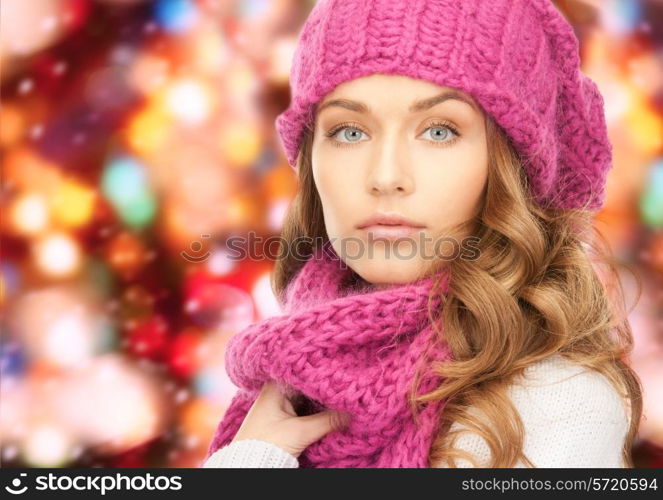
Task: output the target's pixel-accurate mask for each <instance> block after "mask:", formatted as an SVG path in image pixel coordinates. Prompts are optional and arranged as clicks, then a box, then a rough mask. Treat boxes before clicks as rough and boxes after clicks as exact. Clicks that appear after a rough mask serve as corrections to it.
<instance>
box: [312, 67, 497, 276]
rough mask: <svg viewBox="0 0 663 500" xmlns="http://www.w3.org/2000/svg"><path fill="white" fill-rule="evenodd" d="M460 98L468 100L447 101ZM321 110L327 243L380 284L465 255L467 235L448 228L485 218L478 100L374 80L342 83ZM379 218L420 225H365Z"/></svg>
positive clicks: (318, 169)
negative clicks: (451, 234)
mask: <svg viewBox="0 0 663 500" xmlns="http://www.w3.org/2000/svg"><path fill="white" fill-rule="evenodd" d="M454 91H455V93H456V94H457V95H458V94H459V95H460V96H461V98H463V97H464V98H465V99H467V100H468V101H469V103H467V102H463V101H462V100H459V99H458V98H446V99H445V98H444V97H441V96H444V94H445V93H448V92H454ZM317 110H318V111H317V113H316V122H315V134H314V140H313V147H312V166H313V178H314V181H315V185H316V187H317V190H318V193H319V195H320V199H321V201H322V205H323V214H324V219H325V226H326V229H327V236H328V237H329V239H330V240H331V242H332V246H333V247H334V250H335V251H336V252H337V253H338V255H339V256H341V258H343V260H344V261H345V262H346V263H347V264H348V266H349V267H351V268H352V269H353V270H354V271H355V272H356V273H357V274H359V275H360V276H361V277H362V278H363V279H365V280H367V281H369V282H371V283H374V284H376V285H378V287H381V286H384V285H388V284H395V283H407V282H410V281H413V280H414V279H416V278H417V277H418V273H420V272H421V271H422V270H423V269H424V266H426V265H430V264H431V261H432V260H433V259H434V258H435V259H440V258H442V259H449V258H451V257H452V255H454V252H455V255H456V256H458V252H459V250H460V247H461V245H462V241H461V240H460V239H459V238H461V237H462V236H466V235H455V237H454V238H453V240H450V238H449V234H448V233H446V228H448V227H449V226H451V225H454V224H457V223H460V222H463V221H466V220H467V219H469V218H471V217H473V216H474V215H475V214H476V212H477V210H478V208H479V206H480V203H481V198H482V196H483V194H484V187H485V185H486V181H487V174H488V154H487V146H486V134H485V122H484V114H483V112H482V110H481V108H480V107H479V106H478V104H477V103H476V101H474V99H472V98H471V97H470V96H469V95H467V94H465V93H463V92H461V91H459V90H455V89H452V88H449V87H441V86H438V85H435V84H434V83H431V82H428V81H425V80H419V79H414V78H410V77H407V76H401V75H385V74H372V75H370V76H366V77H362V78H357V79H355V80H351V81H348V82H344V83H343V84H341V85H339V86H338V87H336V88H335V89H334V91H333V92H331V93H329V94H327V95H326V96H325V97H324V99H323V100H322V101H321V102H320V104H319V105H318V108H317ZM376 214H392V215H399V216H402V217H405V218H407V219H409V221H410V222H411V223H413V224H414V225H415V226H417V227H412V226H411V227H400V228H397V227H392V228H386V226H385V225H377V226H376V225H373V226H369V227H366V228H361V226H362V225H363V223H364V222H365V221H366V220H367V219H368V218H369V217H371V216H374V215H376ZM386 222H387V223H388V224H393V222H394V221H386ZM397 222H398V221H397ZM445 237H446V238H445ZM395 238H396V239H395Z"/></svg>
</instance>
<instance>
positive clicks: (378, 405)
mask: <svg viewBox="0 0 663 500" xmlns="http://www.w3.org/2000/svg"><path fill="white" fill-rule="evenodd" d="M352 274H353V273H352V270H351V269H350V268H349V267H347V265H346V264H345V262H344V261H343V260H342V259H341V258H340V257H339V256H338V255H337V254H336V252H335V251H334V249H333V247H332V246H331V244H330V242H329V241H327V242H326V243H325V244H324V245H322V246H321V247H320V248H318V249H317V250H316V251H315V253H314V255H313V256H312V257H311V258H309V260H308V261H307V262H305V263H304V265H303V267H302V268H301V269H300V270H299V272H298V273H297V275H296V276H295V277H294V279H293V280H292V281H291V282H290V285H289V286H288V288H287V290H286V294H285V295H284V297H283V299H284V302H285V304H284V310H285V314H284V315H281V316H276V317H272V318H267V319H266V320H263V321H261V322H257V323H255V324H253V325H250V326H249V327H247V328H246V329H244V330H243V331H241V332H239V333H238V334H236V335H235V336H233V337H232V338H231V339H230V341H229V343H228V346H227V349H226V356H225V366H226V371H227V373H228V375H229V377H230V379H231V380H232V382H233V383H234V384H235V385H236V386H238V387H239V390H238V392H237V393H236V394H235V396H234V397H233V399H232V401H231V403H230V406H229V408H228V409H227V410H226V413H225V415H224V416H223V418H222V420H221V422H220V423H219V426H218V427H217V429H216V432H215V435H214V437H213V439H212V443H211V445H210V447H209V450H208V455H207V457H206V459H207V458H208V457H209V456H210V455H211V454H212V453H213V452H214V451H216V450H217V449H219V448H220V447H222V446H225V445H226V444H228V443H229V442H230V441H231V440H232V439H233V437H234V436H235V435H236V433H237V431H238V429H239V427H240V425H241V423H242V422H243V420H244V417H245V416H246V414H247V412H248V411H249V409H250V407H251V405H252V404H253V402H254V401H255V399H256V397H257V394H258V392H259V390H260V388H261V387H262V385H263V384H264V383H265V382H266V381H268V380H270V379H273V380H276V381H277V382H278V384H279V387H280V388H281V390H282V391H283V392H284V393H285V394H287V395H288V396H295V395H299V394H301V395H304V396H305V398H306V399H307V400H308V403H309V407H308V409H307V411H306V412H304V414H310V413H315V412H317V411H320V410H323V409H334V410H340V411H342V412H346V413H348V414H349V415H350V417H351V420H350V423H349V424H348V426H347V427H345V428H344V429H342V430H334V431H332V432H330V433H328V434H326V435H325V436H324V437H323V438H322V439H320V440H319V441H317V442H315V443H313V444H312V445H311V446H309V447H308V448H306V450H304V452H303V453H302V454H301V455H300V457H299V462H300V466H301V467H309V468H310V467H325V468H333V467H343V468H347V467H353V468H354V467H380V468H385V467H428V466H429V464H428V454H429V451H430V447H431V445H432V440H433V438H434V437H435V436H436V433H437V431H438V425H439V419H438V416H439V414H440V412H441V411H442V410H443V407H444V403H443V402H440V401H435V402H432V403H427V404H424V405H422V408H420V410H419V412H418V414H417V415H416V418H415V417H414V416H413V415H412V414H411V412H410V407H409V405H408V399H407V395H408V392H409V390H410V389H411V388H412V384H413V382H414V377H415V375H416V374H417V373H420V374H421V376H422V378H421V385H420V388H419V391H418V393H419V394H420V393H422V392H424V391H425V392H428V391H430V390H432V389H433V388H434V387H436V386H437V385H439V383H440V382H441V380H440V378H439V377H438V376H437V375H435V374H433V373H431V370H430V367H431V366H432V364H433V363H434V362H435V361H441V360H443V359H447V358H448V356H449V350H448V346H447V345H446V343H444V342H438V341H437V340H438V339H439V338H438V337H437V336H436V334H435V332H434V331H433V327H432V326H431V323H430V321H429V316H428V315H429V312H430V314H432V315H433V317H436V315H437V314H438V313H439V309H440V301H441V295H442V294H444V293H446V292H448V275H447V274H446V273H445V272H444V271H442V272H441V273H440V274H437V275H430V276H428V277H425V278H422V279H420V280H417V281H414V282H412V283H407V284H392V285H390V286H389V287H387V288H384V289H377V288H374V287H372V286H371V285H370V284H367V283H366V282H364V284H365V285H360V286H345V285H346V284H347V283H348V280H349V278H351V277H352ZM438 285H439V288H438ZM433 289H434V290H437V293H433V294H432V300H430V302H429V292H431V291H432V290H433ZM429 306H430V311H429V310H428V307H429ZM419 369H421V371H420V372H418V370H419Z"/></svg>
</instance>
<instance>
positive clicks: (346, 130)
mask: <svg viewBox="0 0 663 500" xmlns="http://www.w3.org/2000/svg"><path fill="white" fill-rule="evenodd" d="M339 132H342V133H340V134H339ZM361 134H364V131H362V130H360V129H359V128H357V127H353V126H350V125H341V126H339V127H336V128H335V129H334V130H332V131H331V132H328V133H327V134H325V135H326V136H327V137H331V138H332V139H334V140H332V144H333V145H334V146H342V145H343V146H344V145H347V144H353V143H357V142H361V141H359V140H356V139H357V138H358V137H361ZM337 135H338V136H340V137H342V138H343V139H345V140H338V139H337V137H336V136H337Z"/></svg>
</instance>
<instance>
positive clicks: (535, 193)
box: [203, 0, 642, 467]
mask: <svg viewBox="0 0 663 500" xmlns="http://www.w3.org/2000/svg"><path fill="white" fill-rule="evenodd" d="M291 89H292V98H291V104H290V107H289V108H288V110H286V111H285V112H284V113H282V114H281V115H280V116H279V117H278V118H277V122H276V126H277V129H278V132H279V134H280V138H281V141H282V144H283V146H284V149H285V151H286V155H287V157H288V161H289V163H290V165H291V166H293V167H294V168H295V169H296V171H297V174H298V177H299V183H300V190H299V192H298V194H297V196H296V198H295V200H294V202H293V204H292V206H291V208H290V212H289V214H288V216H287V219H286V222H285V225H284V228H283V233H282V236H283V238H284V245H283V248H282V249H283V250H284V252H283V257H282V258H281V259H279V261H278V262H277V266H276V271H275V274H274V281H273V285H274V289H275V292H276V293H277V295H278V297H279V298H280V299H281V300H282V303H283V305H284V312H285V314H283V315H282V316H278V317H275V318H269V319H267V320H264V321H262V322H260V323H256V324H254V325H251V326H250V327H248V328H247V329H246V330H244V331H242V332H240V333H239V334H237V335H236V336H234V337H233V338H232V339H231V341H230V343H229V345H228V350H227V352H226V369H227V370H228V373H229V375H230V377H231V379H232V380H233V382H234V383H235V384H236V385H238V386H239V387H240V390H239V391H238V393H237V394H236V395H235V397H234V399H233V401H232V402H231V404H230V407H229V408H228V410H227V411H226V414H225V415H224V418H223V419H222V421H221V422H220V424H219V427H218V428H217V432H216V434H215V436H214V439H213V441H212V443H211V444H210V448H209V452H208V455H207V457H206V460H205V462H204V465H203V466H204V467H298V466H302V467H632V465H633V464H632V459H631V456H630V449H631V445H632V443H633V440H634V437H635V435H636V432H637V425H638V422H639V419H640V416H641V411H642V407H641V386H640V382H639V380H638V378H637V376H636V374H635V373H634V372H633V370H632V369H631V368H630V367H629V366H628V364H627V356H628V354H629V352H630V350H631V348H632V336H631V330H630V327H629V324H628V321H627V319H626V315H625V313H624V307H623V297H622V295H621V290H620V288H619V286H618V285H619V281H618V280H613V281H611V280H610V279H609V278H610V277H614V276H616V274H615V273H614V269H613V268H612V266H610V265H608V266H607V269H604V268H602V267H599V263H600V261H601V259H602V258H603V253H604V252H605V248H604V247H603V246H601V245H600V243H601V242H602V240H601V239H600V235H599V234H597V233H596V232H595V230H594V227H593V224H592V217H593V215H594V213H595V212H596V210H598V209H599V208H600V207H601V206H602V204H603V201H604V186H605V178H606V175H607V171H608V170H609V168H610V166H611V161H612V156H611V146H610V142H609V140H608V137H607V131H606V124H605V119H604V114H603V99H602V97H601V95H600V93H599V91H598V89H597V87H596V85H595V84H594V83H593V82H592V81H591V80H590V79H589V78H587V77H586V76H585V75H583V74H582V73H581V72H580V70H579V59H578V45H577V39H576V38H575V35H574V33H573V31H572V28H571V27H570V25H569V24H568V23H567V22H566V20H565V19H564V18H563V17H562V16H561V14H560V13H559V12H557V10H556V9H555V8H554V6H553V5H552V4H551V3H550V1H549V0H490V1H488V0H471V1H467V0H415V1H400V0H373V1H366V0H338V1H336V0H321V1H319V2H318V3H317V4H316V6H315V7H314V9H313V11H312V12H311V14H310V16H309V18H308V19H307V21H306V24H305V26H304V28H303V30H302V33H301V36H300V39H299V44H298V46H297V50H296V52H295V59H294V63H293V68H292V73H291ZM302 240H306V241H305V243H304V245H303V247H304V249H303V250H302V248H301V247H302V245H301V242H302ZM295 250H296V251H295ZM607 271H611V272H612V274H611V273H609V272H607ZM613 291H614V292H615V293H612V292H613ZM338 417H341V418H338Z"/></svg>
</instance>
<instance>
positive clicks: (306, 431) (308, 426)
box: [297, 410, 348, 444]
mask: <svg viewBox="0 0 663 500" xmlns="http://www.w3.org/2000/svg"><path fill="white" fill-rule="evenodd" d="M297 423H298V425H299V429H300V433H301V434H300V436H301V437H302V439H303V440H304V441H306V443H309V444H310V443H313V442H315V441H317V440H318V439H320V438H322V437H323V436H324V435H325V434H328V433H329V432H331V431H333V430H340V429H341V428H343V427H345V426H346V425H347V423H348V418H347V417H346V416H344V415H342V414H341V413H339V412H338V411H335V410H325V411H321V412H319V413H315V414H313V415H306V416H304V417H298V418H297Z"/></svg>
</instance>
